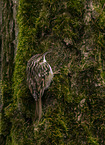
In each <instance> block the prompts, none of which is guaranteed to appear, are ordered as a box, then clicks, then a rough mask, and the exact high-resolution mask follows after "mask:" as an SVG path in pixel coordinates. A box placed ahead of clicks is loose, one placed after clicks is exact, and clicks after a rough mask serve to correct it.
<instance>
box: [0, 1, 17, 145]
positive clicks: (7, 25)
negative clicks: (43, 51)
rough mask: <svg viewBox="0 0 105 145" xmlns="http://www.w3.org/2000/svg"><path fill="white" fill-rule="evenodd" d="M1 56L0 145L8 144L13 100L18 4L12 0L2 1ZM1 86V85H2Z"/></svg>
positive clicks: (0, 17) (0, 20) (0, 9)
mask: <svg viewBox="0 0 105 145" xmlns="http://www.w3.org/2000/svg"><path fill="white" fill-rule="evenodd" d="M15 2H16V1H15ZM14 10H15V12H14ZM0 26H1V27H0V28H1V34H0V36H1V37H0V41H1V45H0V54H1V55H0V56H1V59H0V60H1V67H0V68H1V69H0V70H1V73H0V74H1V78H2V96H0V112H1V114H0V118H1V124H0V130H1V131H0V134H1V136H0V144H2V145H3V144H5V143H6V136H8V135H9V134H10V128H11V123H10V118H9V117H7V114H6V113H7V112H6V111H7V110H8V107H7V106H8V105H10V102H11V98H12V78H13V70H14V53H15V49H16V45H17V43H16V32H17V31H16V3H15V4H14V2H13V1H12V0H9V1H8V0H3V1H2V0H1V1H0ZM0 86H1V85H0Z"/></svg>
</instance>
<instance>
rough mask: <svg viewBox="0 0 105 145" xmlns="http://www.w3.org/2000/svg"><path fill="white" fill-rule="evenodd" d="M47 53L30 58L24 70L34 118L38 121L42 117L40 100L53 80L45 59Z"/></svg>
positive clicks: (50, 69)
mask: <svg viewBox="0 0 105 145" xmlns="http://www.w3.org/2000/svg"><path fill="white" fill-rule="evenodd" d="M47 53H49V52H45V53H44V54H36V55H34V56H32V57H31V58H30V59H29V61H28V62H27V68H26V73H27V84H28V87H29V90H30V92H31V94H32V96H33V98H34V99H35V102H36V109H35V118H36V117H37V116H39V120H40V119H41V115H42V102H41V98H42V96H43V94H44V91H45V90H46V89H47V88H49V86H50V84H51V81H52V79H53V71H52V68H51V66H50V64H49V63H48V62H47V61H46V59H45V56H46V54H47ZM38 103H39V104H38Z"/></svg>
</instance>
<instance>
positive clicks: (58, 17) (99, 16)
mask: <svg viewBox="0 0 105 145" xmlns="http://www.w3.org/2000/svg"><path fill="white" fill-rule="evenodd" d="M103 5H104V2H103V1H101V2H100V1H99V2H98V1H97V2H96V1H94V0H93V1H92V0H90V1H88V2H87V1H86V0H84V1H83V0H71V1H67V0H65V1H62V0H57V1H56V0H40V1H39V0H38V1H36V0H30V1H28V0H20V1H19V8H18V15H17V19H18V26H19V35H18V50H17V52H16V57H15V68H14V75H13V77H12V78H13V90H14V91H13V94H12V97H11V98H12V99H11V100H12V102H7V105H6V106H4V109H3V110H6V111H5V112H4V113H5V115H6V116H7V117H8V118H9V119H10V122H11V128H10V129H9V133H8V134H9V135H8V134H5V137H6V139H7V142H6V144H8V145H10V144H13V145H26V144H27V145H29V144H33V145H35V144H38V145H40V144H42V145H43V144H46V145H48V144H54V145H55V144H59V145H61V144H62V145H65V144H68V145H81V144H87V145H88V144H91V145H93V144H94V145H98V144H101V145H104V140H105V131H104V125H105V117H104V114H105V91H104V90H105V58H104V56H105V49H104V45H105V41H104V40H105V38H104V29H105V16H104V15H105V10H104V6H103ZM48 50H52V52H51V53H50V54H48V56H46V59H47V61H48V62H49V64H50V65H51V67H52V69H53V71H54V72H56V71H58V70H59V73H57V74H55V76H54V79H53V82H52V84H51V86H50V88H49V89H48V90H46V91H45V93H44V96H43V97H42V104H43V116H42V119H41V120H40V122H38V121H37V120H34V113H35V101H34V99H33V97H32V95H31V94H30V91H29V89H28V86H27V83H26V65H27V61H28V60H29V58H30V57H31V56H33V55H34V54H37V53H43V52H46V51H48ZM11 66H12V65H11ZM4 70H5V69H4ZM7 88H8V93H10V90H9V87H7ZM3 92H5V91H4V90H3ZM4 96H6V94H4ZM4 101H5V99H4ZM6 119H7V118H6ZM3 129H5V128H4V127H3ZM6 130H7V129H6ZM5 133H6V132H5Z"/></svg>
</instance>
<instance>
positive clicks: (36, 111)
mask: <svg viewBox="0 0 105 145" xmlns="http://www.w3.org/2000/svg"><path fill="white" fill-rule="evenodd" d="M38 112H39V109H38V101H36V109H35V120H36V119H37V117H38V116H39V113H38Z"/></svg>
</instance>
